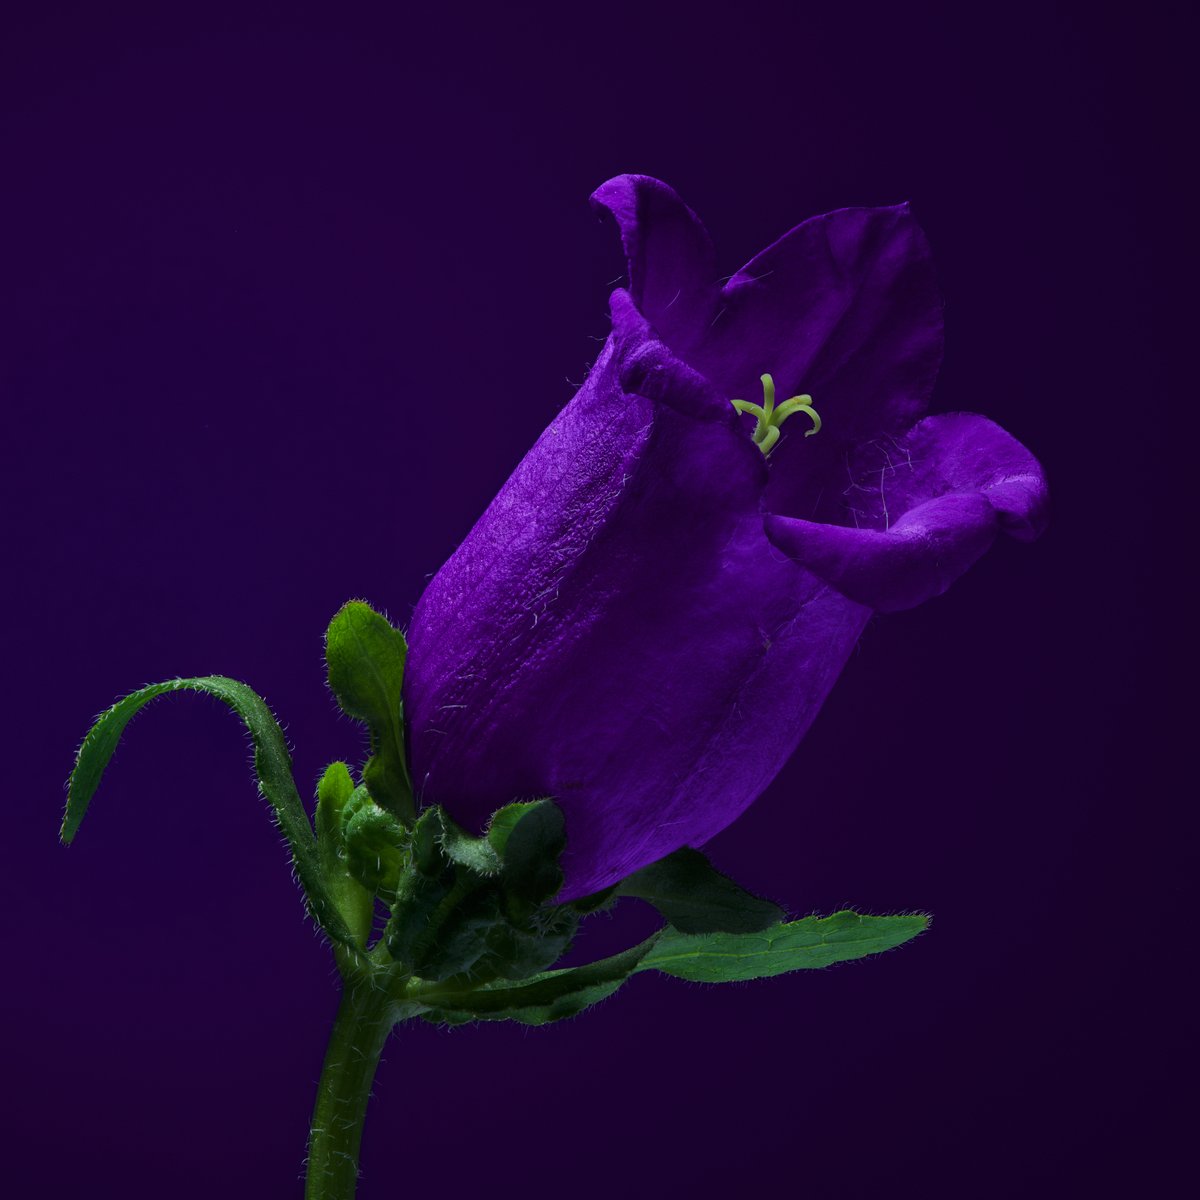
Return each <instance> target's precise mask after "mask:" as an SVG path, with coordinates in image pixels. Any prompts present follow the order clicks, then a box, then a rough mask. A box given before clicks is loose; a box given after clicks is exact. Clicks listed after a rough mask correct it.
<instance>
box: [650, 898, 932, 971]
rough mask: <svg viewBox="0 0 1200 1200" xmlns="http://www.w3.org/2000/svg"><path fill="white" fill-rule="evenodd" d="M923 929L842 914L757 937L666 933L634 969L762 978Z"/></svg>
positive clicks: (921, 922)
mask: <svg viewBox="0 0 1200 1200" xmlns="http://www.w3.org/2000/svg"><path fill="white" fill-rule="evenodd" d="M928 927H929V917H928V916H926V915H924V914H922V913H909V914H901V915H898V916H891V917H872V916H868V915H865V914H860V913H856V912H851V911H850V910H845V911H843V912H836V913H834V914H833V915H832V916H829V917H805V918H804V919H803V920H800V921H789V922H788V923H787V924H785V925H775V926H772V927H771V928H770V929H766V930H763V931H762V932H760V933H741V934H738V933H705V934H685V933H680V932H678V931H677V930H674V929H671V928H667V929H665V930H663V932H662V934H661V935H660V936H659V938H658V941H657V943H656V944H655V946H654V947H653V949H652V950H650V952H649V953H648V954H646V956H645V957H644V958H643V959H642V960H641V961H640V962H639V964H638V966H637V970H639V971H662V972H663V973H664V974H666V975H674V976H675V977H676V978H678V979H689V980H693V981H695V982H698V983H731V982H736V981H740V980H745V979H763V978H765V977H767V976H770V975H782V974H784V973H786V972H788V971H802V970H810V969H813V968H819V967H827V966H829V965H831V964H832V963H838V962H847V961H848V960H850V959H854V958H865V957H866V956H867V955H868V954H878V953H880V952H881V951H883V950H891V949H892V948H893V947H895V946H899V945H901V944H902V943H904V942H907V941H909V939H911V938H914V937H916V936H917V934H919V933H922V932H924V930H926V929H928Z"/></svg>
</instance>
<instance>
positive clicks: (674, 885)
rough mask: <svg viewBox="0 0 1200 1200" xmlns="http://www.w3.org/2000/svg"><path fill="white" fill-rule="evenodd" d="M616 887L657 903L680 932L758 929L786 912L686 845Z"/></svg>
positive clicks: (784, 915)
mask: <svg viewBox="0 0 1200 1200" xmlns="http://www.w3.org/2000/svg"><path fill="white" fill-rule="evenodd" d="M617 893H618V895H621V896H636V897H638V898H639V899H641V900H645V901H648V902H649V903H650V904H653V905H654V907H655V908H657V909H658V911H659V912H660V913H662V915H663V916H664V917H666V919H667V920H668V921H669V922H670V923H671V925H673V926H674V927H675V929H677V930H678V931H679V932H680V933H757V932H759V931H760V930H763V929H768V928H770V927H771V926H772V925H778V924H779V923H780V922H781V921H782V920H784V918H785V917H786V916H787V913H785V912H784V911H783V909H782V908H780V907H779V905H778V904H772V903H771V902H770V901H769V900H761V899H759V897H758V896H753V895H751V894H750V893H749V892H748V891H746V890H745V889H744V888H742V887H740V886H739V885H738V884H736V883H734V882H733V880H732V879H729V878H727V877H726V876H724V875H722V874H721V873H720V872H719V871H718V870H716V868H715V867H713V866H712V864H711V863H710V862H709V861H708V859H707V858H705V857H704V855H703V854H701V853H700V852H699V851H698V850H691V849H688V848H687V847H684V848H683V849H682V850H676V851H675V853H674V854H668V855H667V857H666V858H662V859H659V861H658V862H656V863H651V865H650V866H648V867H643V868H642V869H641V870H640V871H635V872H634V874H632V875H630V876H629V877H628V878H627V879H624V880H622V881H621V883H620V884H619V885H618V886H617Z"/></svg>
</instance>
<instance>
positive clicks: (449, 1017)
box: [413, 934, 658, 1025]
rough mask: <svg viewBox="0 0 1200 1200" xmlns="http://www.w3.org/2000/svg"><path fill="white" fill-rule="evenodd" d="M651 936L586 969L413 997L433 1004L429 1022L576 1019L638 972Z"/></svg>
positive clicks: (431, 991)
mask: <svg viewBox="0 0 1200 1200" xmlns="http://www.w3.org/2000/svg"><path fill="white" fill-rule="evenodd" d="M657 936H658V935H657V934H656V935H655V936H654V937H650V938H647V940H646V941H644V942H642V943H641V944H640V945H637V946H634V947H632V949H629V950H626V951H624V952H623V953H621V954H615V955H613V956H612V957H611V958H605V959H601V960H600V961H599V962H594V963H589V964H588V965H587V966H584V967H568V968H565V969H563V970H560V971H546V972H544V973H543V974H541V975H534V976H532V977H531V978H530V979H528V980H526V981H525V982H524V983H522V984H520V985H519V986H516V987H513V986H511V985H508V986H504V985H498V984H492V985H488V986H485V987H481V988H479V989H478V990H476V991H473V992H457V993H456V992H451V991H446V990H440V989H438V988H430V989H429V990H428V991H425V992H423V993H418V994H417V995H415V996H414V997H413V999H415V1000H419V1001H420V1003H422V1004H424V1005H427V1006H428V1011H426V1012H425V1013H423V1014H422V1015H423V1016H424V1017H425V1019H426V1020H428V1021H437V1022H442V1023H445V1024H449V1025H461V1024H463V1023H465V1022H467V1021H517V1022H519V1023H520V1024H522V1025H548V1024H550V1023H551V1022H552V1021H561V1020H563V1018H565V1017H573V1016H575V1014H576V1013H579V1012H582V1011H583V1010H584V1009H585V1008H588V1007H590V1006H591V1005H593V1004H596V1003H598V1002H599V1001H601V1000H603V999H605V998H606V997H607V996H611V995H612V994H613V992H615V991H616V990H617V989H618V988H619V987H620V986H621V985H622V984H623V983H624V982H625V980H626V979H628V978H629V976H630V975H632V974H633V972H634V971H635V970H637V969H638V963H639V962H641V961H642V959H643V958H644V957H645V955H646V953H647V952H648V951H649V950H650V948H651V947H652V946H653V945H654V942H655V938H656V937H657Z"/></svg>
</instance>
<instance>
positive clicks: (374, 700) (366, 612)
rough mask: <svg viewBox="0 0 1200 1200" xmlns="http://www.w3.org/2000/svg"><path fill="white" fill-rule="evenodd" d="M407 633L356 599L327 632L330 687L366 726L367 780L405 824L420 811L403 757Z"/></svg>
mask: <svg viewBox="0 0 1200 1200" xmlns="http://www.w3.org/2000/svg"><path fill="white" fill-rule="evenodd" d="M407 653H408V646H407V643H406V642H405V640H404V634H402V633H401V632H400V630H398V629H396V628H395V627H394V626H393V625H391V623H390V622H389V621H388V620H387V618H386V617H383V616H381V615H380V614H379V613H377V612H376V611H375V610H374V609H373V608H371V607H370V606H369V605H367V604H364V603H363V602H362V601H360V600H351V601H349V602H348V603H347V604H344V605H343V606H342V607H341V609H339V610H338V612H337V614H336V615H335V616H334V618H333V620H332V621H331V622H330V623H329V629H328V630H327V631H326V633H325V661H326V664H327V666H328V669H329V687H330V689H331V690H332V692H333V694H334V696H335V697H336V699H337V702H338V704H339V705H340V706H341V708H342V711H343V712H345V713H346V714H347V716H350V717H353V718H354V719H355V720H356V721H361V722H362V723H363V724H365V725H366V726H367V729H368V730H369V731H370V737H371V757H370V758H369V759H368V760H367V763H366V765H365V766H364V767H363V782H364V783H365V784H366V785H367V787H368V788H369V789H370V791H371V796H372V798H373V799H374V800H375V802H376V804H378V805H380V807H382V808H386V809H387V810H388V811H389V812H391V813H392V814H393V815H394V816H396V817H398V818H399V819H400V820H401V821H403V822H404V823H405V824H411V823H412V821H413V819H414V816H415V812H414V807H413V796H412V784H411V782H410V780H409V776H408V765H407V763H406V762H405V757H404V714H403V695H402V690H403V685H404V661H405V657H406V655H407Z"/></svg>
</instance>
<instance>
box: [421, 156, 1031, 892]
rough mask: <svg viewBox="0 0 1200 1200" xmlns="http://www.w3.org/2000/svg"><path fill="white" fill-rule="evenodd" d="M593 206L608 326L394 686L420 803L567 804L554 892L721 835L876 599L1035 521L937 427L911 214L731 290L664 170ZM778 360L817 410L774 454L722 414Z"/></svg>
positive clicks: (783, 387) (956, 424) (869, 220)
mask: <svg viewBox="0 0 1200 1200" xmlns="http://www.w3.org/2000/svg"><path fill="white" fill-rule="evenodd" d="M592 199H593V203H595V204H596V205H597V206H599V207H600V208H603V209H607V210H608V211H609V212H610V213H611V214H612V215H613V216H614V217H615V218H616V221H617V224H618V226H619V229H620V233H621V239H622V242H623V244H624V247H625V253H626V256H627V258H628V264H629V281H630V286H629V289H628V290H624V289H619V290H617V291H615V292H614V293H613V295H612V321H613V331H612V335H611V336H610V337H609V339H608V341H607V343H606V344H605V346H604V349H603V351H602V353H601V354H600V357H599V359H598V361H597V362H596V364H595V366H594V367H593V369H592V371H591V374H590V375H589V377H588V379H587V381H586V383H585V384H584V385H583V387H582V388H581V389H580V390H579V392H578V394H577V395H576V396H575V397H574V399H572V400H571V402H570V403H569V404H568V405H567V406H566V408H565V409H564V410H563V411H562V412H561V413H560V414H559V416H558V417H557V418H556V419H555V420H554V422H553V423H552V424H551V425H550V427H549V428H548V429H547V430H546V431H545V432H544V433H543V434H542V436H541V437H540V438H539V439H538V441H537V444H536V445H535V446H534V447H533V449H532V450H531V451H530V452H529V453H528V454H527V455H526V457H525V459H524V460H523V461H522V462H521V464H520V465H519V466H518V467H517V469H516V470H515V471H514V473H513V475H512V477H511V478H510V479H509V480H508V482H507V483H506V484H505V485H504V487H503V488H502V489H501V491H500V493H499V495H498V496H497V497H496V499H495V500H494V501H493V502H492V504H491V506H490V507H489V508H488V510H487V512H485V513H484V515H483V516H482V517H481V518H480V520H479V522H478V523H477V524H476V525H475V527H474V529H472V530H471V532H470V534H469V535H468V536H467V539H466V540H465V541H464V542H463V544H462V545H461V546H460V547H459V548H458V550H457V551H456V552H455V553H454V554H453V556H452V557H451V558H450V560H449V561H448V562H447V563H446V565H445V566H444V567H442V569H441V571H439V572H438V574H437V575H436V576H435V577H434V579H433V580H432V582H431V583H430V585H429V587H428V588H427V590H426V591H425V594H424V595H423V596H422V597H421V600H420V602H419V604H418V605H417V608H416V612H415V614H414V617H413V621H412V626H411V629H410V630H409V643H410V651H409V660H408V667H407V673H406V679H405V708H406V716H407V720H408V727H409V731H410V738H411V745H410V755H411V764H412V770H413V780H414V783H415V785H416V787H417V789H418V792H419V794H420V796H421V797H422V799H423V800H425V801H427V802H431V803H439V804H442V805H444V806H445V807H446V809H447V810H448V811H449V812H450V813H451V814H452V815H453V816H454V817H455V818H456V819H457V820H459V821H460V822H462V823H464V824H467V825H473V826H476V827H478V826H480V825H481V824H482V823H483V822H484V821H485V820H486V819H487V817H488V816H489V815H490V814H491V813H492V811H493V810H495V809H497V808H499V807H500V806H501V805H503V804H506V803H508V802H510V801H512V800H514V799H518V798H530V797H535V796H551V797H553V798H554V799H555V800H556V801H557V802H558V804H559V805H560V806H561V807H562V809H563V811H564V813H565V815H566V821H567V835H568V840H567V850H566V853H565V856H564V859H563V865H564V868H565V870H566V884H565V886H564V888H563V891H562V892H561V893H560V899H563V900H565V899H569V898H573V897H577V896H581V895H586V894H588V893H590V892H594V891H597V890H599V889H600V888H603V887H605V886H606V885H608V884H611V883H614V882H616V881H617V880H619V879H621V878H623V877H624V876H625V875H627V874H629V873H630V872H632V871H635V870H637V869H638V868H640V867H643V866H645V865H646V864H648V863H650V862H653V861H655V860H657V859H659V858H661V857H663V856H664V855H666V854H669V853H670V852H671V851H673V850H676V849H678V848H679V847H680V846H685V845H687V846H698V845H701V844H702V843H704V842H705V841H706V840H707V839H708V838H711V837H712V836H713V835H714V834H716V833H718V832H719V831H720V830H722V829H724V828H725V826H726V825H728V824H729V823H730V822H731V821H732V820H734V818H735V817H737V816H738V814H739V813H741V812H742V811H743V810H744V809H745V808H746V807H747V806H748V805H749V804H750V803H751V801H753V800H754V798H755V797H756V796H758V795H759V794H760V793H761V792H762V791H763V789H764V788H765V787H766V786H767V785H768V784H769V783H770V782H771V780H772V779H773V778H774V777H775V775H776V774H777V773H778V771H779V770H780V768H781V767H782V766H783V764H784V763H785V762H786V760H787V759H788V757H789V756H790V755H791V753H792V752H793V750H794V749H795V747H796V744H797V743H798V742H799V740H800V738H801V737H802V736H803V734H804V732H805V731H806V730H807V728H808V726H809V725H810V723H811V722H812V720H813V718H814V716H815V715H816V713H817V710H818V709H819V707H820V705H821V702H822V701H823V700H824V698H825V696H826V694H827V693H828V691H829V689H830V687H831V686H832V685H833V682H834V680H835V679H836V678H837V676H838V672H839V671H840V670H841V668H842V665H843V663H844V662H845V661H846V657H847V655H848V654H849V653H850V651H851V649H852V648H853V646H854V643H855V640H856V639H857V638H858V636H859V634H860V632H861V631H862V628H863V626H864V625H865V624H866V622H867V620H868V619H869V618H870V616H871V613H872V612H873V611H880V612H888V611H893V610H896V609H902V608H908V607H910V606H912V605H915V604H919V603H920V602H921V601H923V600H925V599H928V598H929V597H931V596H935V595H937V594H938V593H940V592H943V591H945V589H946V588H947V587H949V585H950V584H951V583H952V582H953V581H954V580H955V579H956V578H957V577H958V576H959V575H960V574H962V572H963V571H965V570H966V569H967V567H969V566H970V565H971V563H973V562H974V561H975V560H976V559H977V558H978V557H979V556H980V555H981V554H982V553H983V552H984V551H985V550H986V549H987V548H988V546H989V545H990V544H991V542H992V540H993V539H994V538H995V536H996V534H997V532H998V531H1000V530H1003V531H1005V532H1007V533H1010V534H1012V535H1013V536H1014V537H1017V538H1020V539H1022V540H1028V539H1031V538H1033V537H1036V536H1037V534H1038V533H1039V532H1040V531H1041V529H1042V526H1043V524H1044V521H1045V510H1046V487H1045V482H1044V480H1043V477H1042V473H1041V470H1040V468H1039V467H1038V464H1037V462H1036V461H1035V460H1034V458H1033V457H1032V456H1031V455H1030V454H1029V452H1028V451H1027V450H1025V449H1024V447H1022V446H1021V445H1020V444H1019V443H1018V442H1016V441H1014V440H1013V439H1012V438H1011V437H1009V435H1008V434H1006V433H1005V432H1004V431H1003V430H1001V429H999V428H998V427H997V426H995V425H993V424H992V423H991V422H990V421H988V420H987V419H986V418H984V417H979V416H975V415H973V414H970V413H949V414H944V415H939V416H931V417H924V418H923V419H922V417H921V414H922V412H923V411H924V409H925V407H926V404H927V402H928V399H929V393H930V390H931V389H932V387H933V382H934V378H935V376H936V374H937V370H938V366H939V364H940V361H941V354H942V305H941V298H940V296H939V293H938V287H937V282H936V279H935V275H934V269H933V264H932V261H931V259H930V254H929V248H928V245H927V244H926V241H925V238H924V235H923V234H922V232H921V230H920V229H919V228H918V226H917V224H916V222H915V221H914V220H913V218H912V215H911V214H910V212H909V210H908V207H907V206H906V205H902V206H900V207H897V208H870V209H868V208H860V209H844V210H841V211H838V212H832V213H827V214H825V215H824V216H819V217H814V218H813V219H811V220H809V221H806V222H804V223H803V224H802V225H799V226H797V227H796V228H795V229H793V230H792V231H791V232H790V233H788V234H786V235H785V236H784V237H783V238H781V239H780V240H779V241H777V242H776V243H775V244H774V245H773V246H771V247H769V248H768V249H767V250H765V251H763V252H762V253H761V254H760V255H758V256H757V257H756V258H755V259H753V260H752V261H751V262H750V263H749V264H748V265H747V266H746V267H744V268H743V269H742V270H741V271H739V272H738V273H737V274H736V275H734V276H733V277H732V278H731V279H730V280H729V281H728V282H727V283H726V284H724V286H721V285H720V284H719V283H718V282H717V281H716V279H715V276H716V269H715V266H714V258H713V252H712V246H711V243H710V241H709V238H708V235H707V234H706V232H705V230H704V228H703V226H702V225H701V224H700V222H699V220H698V219H697V218H696V216H695V214H694V213H692V212H691V210H690V209H688V208H687V207H686V206H685V205H684V204H683V202H682V201H681V200H680V199H679V197H678V196H676V195H675V193H674V192H673V191H671V190H670V188H668V187H666V186H665V185H664V184H662V183H659V182H658V181H657V180H654V179H649V178H646V177H644V176H636V175H626V176H621V177H619V178H617V179H613V180H610V181H609V182H608V183H606V184H604V186H603V187H601V188H600V189H599V190H598V191H597V192H596V193H595V195H594V196H593V198H592ZM764 374H769V375H771V376H773V379H774V382H775V383H776V384H777V386H778V387H779V389H780V392H779V394H780V396H788V397H791V396H794V395H795V394H796V393H801V392H802V393H805V394H806V395H809V396H811V397H812V401H811V404H812V407H813V408H814V409H815V410H816V411H817V412H819V413H820V414H821V420H822V422H823V428H822V429H821V431H820V433H819V435H818V436H815V437H806V436H804V433H805V432H806V431H808V430H810V429H811V428H812V426H813V423H814V420H813V418H810V417H809V416H806V415H804V414H805V412H806V411H808V410H807V409H805V410H804V411H801V412H796V413H794V414H793V415H792V416H791V418H790V420H789V422H788V423H787V424H786V425H784V426H783V427H782V430H781V432H782V436H781V437H779V438H778V441H777V443H776V444H775V445H774V447H773V448H772V447H771V442H772V441H774V439H775V438H776V436H777V435H775V434H769V426H770V423H769V422H765V421H758V422H757V423H756V422H755V420H754V415H753V413H751V414H750V415H746V414H745V413H744V412H738V411H735V409H734V407H733V406H732V404H731V400H733V399H735V398H741V399H743V400H745V402H746V403H744V404H743V405H741V406H740V407H741V408H742V409H743V410H745V409H748V408H750V405H751V402H753V401H754V400H756V399H757V397H758V396H759V395H760V394H761V388H760V384H759V379H760V376H762V375H764ZM791 407H792V408H793V409H795V408H798V407H799V404H798V403H797V404H794V405H792V406H791ZM776 427H778V422H776ZM755 434H757V435H758V436H757V440H758V441H759V442H761V443H762V445H761V447H760V446H759V445H756V438H755V436H752V435H755ZM765 434H768V435H769V436H765ZM768 449H769V450H770V454H769V456H767V455H765V454H764V453H763V451H764V450H768Z"/></svg>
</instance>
